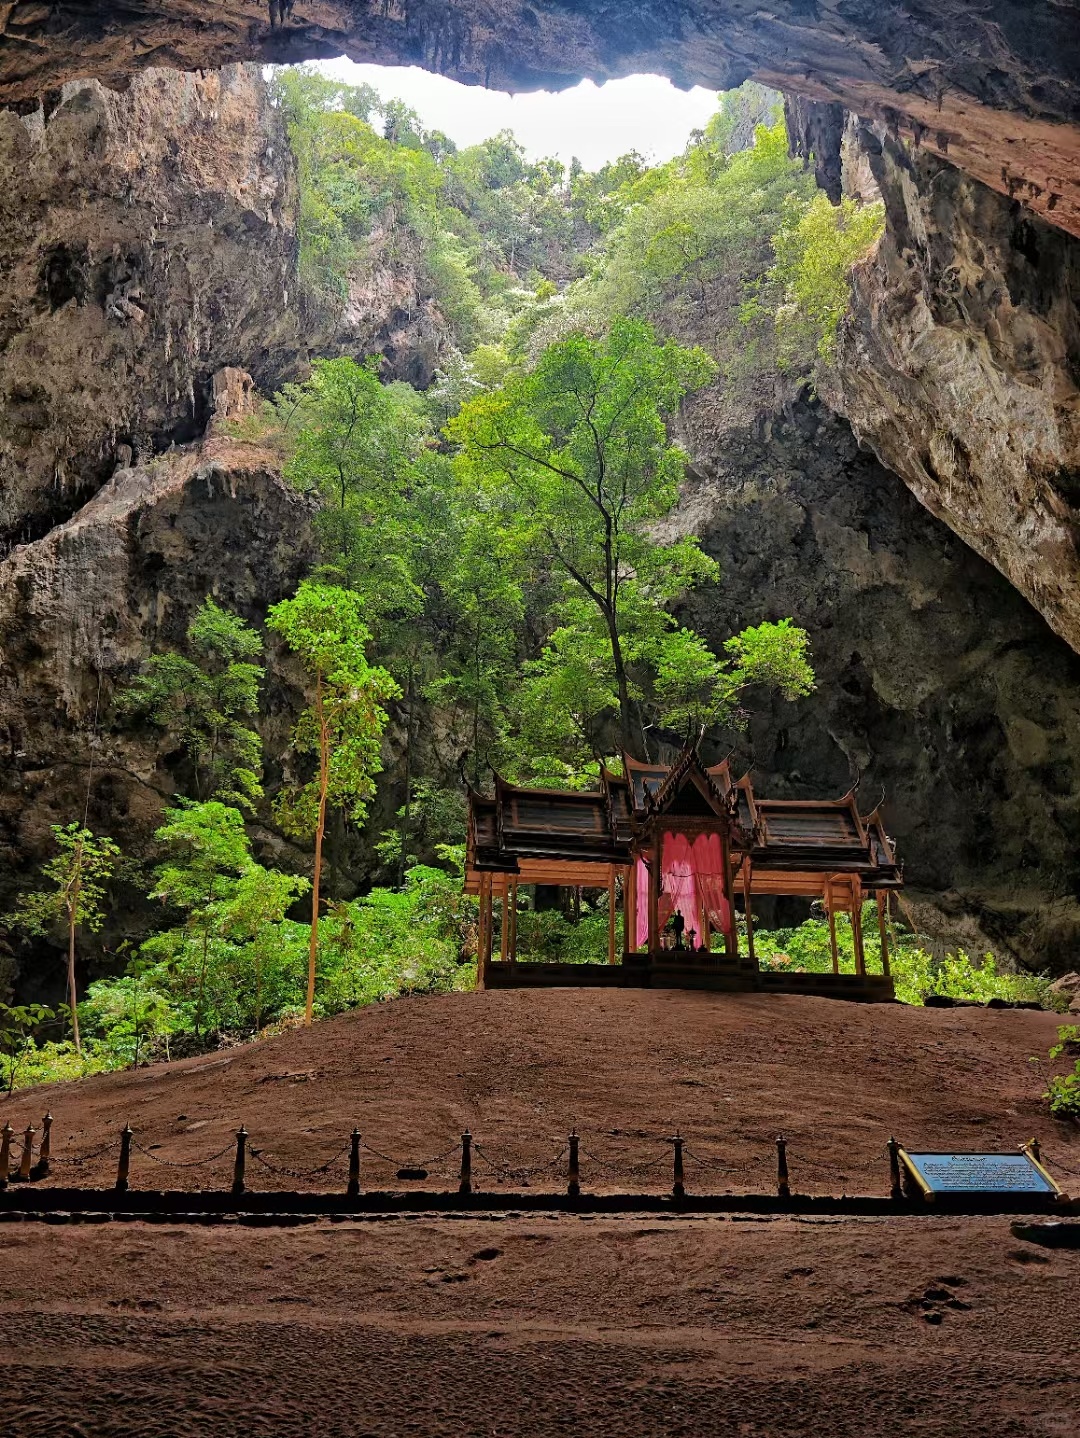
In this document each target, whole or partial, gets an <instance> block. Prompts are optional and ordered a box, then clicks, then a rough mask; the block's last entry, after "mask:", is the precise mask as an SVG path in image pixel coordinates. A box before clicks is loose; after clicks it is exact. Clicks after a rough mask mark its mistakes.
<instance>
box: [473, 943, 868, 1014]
mask: <svg viewBox="0 0 1080 1438" xmlns="http://www.w3.org/2000/svg"><path fill="white" fill-rule="evenodd" d="M484 982H485V987H486V988H489V989H573V988H587V989H697V990H702V991H704V992H707V993H730V994H747V993H767V994H803V995H805V996H808V997H810V998H819V999H847V1000H849V1001H852V1002H854V1003H863V1004H888V1003H893V1002H894V1001H895V997H896V995H895V991H894V988H893V981H892V977H891V975H889V974H829V973H825V974H818V973H789V972H785V971H784V970H782V969H759V968H757V967H756V965H754V964H753V963H751V962H749V961H747V960H746V959H745V958H741V959H740V960H739V961H737V962H735V963H732V962H731V961H730V960H728V959H727V958H726V957H725V956H724V955H723V954H713V955H711V956H710V958H709V959H708V960H703V959H694V958H691V957H689V956H688V957H687V959H686V960H685V961H683V962H680V961H679V959H678V957H677V955H675V954H671V953H668V954H665V955H664V956H663V957H658V956H655V955H649V954H643V953H641V954H624V955H623V959H622V962H621V963H615V964H567V963H557V962H550V961H547V962H542V961H533V960H523V961H519V962H517V963H514V964H508V963H500V962H498V961H496V960H493V961H492V962H491V963H489V964H488V966H487V970H486V973H485V980H484Z"/></svg>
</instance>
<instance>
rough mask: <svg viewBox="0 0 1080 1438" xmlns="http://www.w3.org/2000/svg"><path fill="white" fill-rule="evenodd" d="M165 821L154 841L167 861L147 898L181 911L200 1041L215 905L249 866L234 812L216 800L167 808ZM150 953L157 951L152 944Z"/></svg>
mask: <svg viewBox="0 0 1080 1438" xmlns="http://www.w3.org/2000/svg"><path fill="white" fill-rule="evenodd" d="M165 817H166V820H167V822H166V823H165V824H163V825H162V826H161V828H159V829H158V831H157V833H156V834H155V835H154V838H155V839H156V840H157V842H158V843H159V844H161V845H162V846H163V847H164V848H165V849H166V850H167V852H168V854H169V857H168V859H166V861H165V862H164V863H163V864H161V865H160V866H159V867H158V869H157V874H156V882H155V885H154V889H153V891H152V893H151V895H150V897H151V898H152V899H162V900H163V901H164V902H165V903H167V904H168V905H170V907H172V908H174V909H179V910H180V911H181V913H183V915H184V924H183V930H182V933H183V937H184V938H185V940H191V941H193V943H194V946H195V947H196V949H197V951H198V956H199V958H198V980H197V996H196V1000H195V1034H196V1036H197V1037H201V1035H202V1024H203V1008H204V1002H205V997H206V976H207V971H208V968H209V960H210V945H211V942H212V940H213V938H214V936H215V934H216V932H217V931H218V928H219V924H220V918H219V910H220V906H221V904H222V903H224V902H225V901H227V900H228V899H230V898H231V897H232V895H233V893H234V891H235V888H236V881H237V879H238V878H239V876H240V874H241V873H243V871H244V868H245V866H246V865H247V863H248V862H249V856H248V842H247V835H246V833H245V832H244V820H243V816H242V815H241V813H240V811H239V810H238V809H233V808H230V807H229V806H228V805H227V804H222V803H221V802H220V801H219V800H216V799H211V800H207V801H206V802H204V803H201V804H197V803H189V804H185V805H183V806H182V807H180V808H176V809H168V810H166V815H165ZM150 952H151V953H157V950H156V949H154V947H153V944H151V948H150Z"/></svg>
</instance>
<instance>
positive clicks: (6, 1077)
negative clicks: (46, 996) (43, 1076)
mask: <svg viewBox="0 0 1080 1438" xmlns="http://www.w3.org/2000/svg"><path fill="white" fill-rule="evenodd" d="M55 1018H56V1013H55V1011H54V1010H53V1009H49V1008H46V1007H45V1005H44V1004H0V1078H2V1080H3V1084H4V1087H5V1088H6V1089H7V1091H8V1093H9V1094H10V1093H11V1092H13V1090H14V1089H15V1088H16V1087H17V1085H18V1079H19V1071H20V1069H21V1068H23V1067H24V1065H26V1064H27V1061H28V1060H29V1061H31V1062H32V1060H33V1055H34V1052H35V1044H34V1036H35V1034H36V1033H37V1031H38V1030H39V1029H41V1028H42V1027H44V1026H45V1025H46V1024H49V1023H51V1022H52V1021H53V1020H54V1019H55ZM24 1082H25V1080H24Z"/></svg>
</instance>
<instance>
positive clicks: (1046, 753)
mask: <svg viewBox="0 0 1080 1438" xmlns="http://www.w3.org/2000/svg"><path fill="white" fill-rule="evenodd" d="M707 418H708V417H707V415H704V416H701V417H700V420H701V423H702V425H703V426H704V425H705V424H706V423H707ZM690 419H691V425H692V431H693V429H694V428H696V426H695V425H694V416H693V415H691V416H690ZM695 448H696V445H695ZM679 523H680V524H681V525H682V526H684V527H687V528H691V529H694V530H696V531H697V532H699V533H700V534H701V536H702V540H703V544H704V547H705V548H706V550H708V551H709V552H710V553H711V554H713V555H714V556H715V558H716V559H717V560H718V561H719V563H720V566H721V570H722V576H721V580H720V584H719V585H718V586H717V587H716V588H715V589H711V590H705V591H701V592H700V593H699V594H698V595H697V596H696V597H695V599H694V601H693V603H692V605H691V607H690V611H689V617H690V619H691V622H693V623H695V624H696V625H698V626H699V627H700V628H701V629H702V631H703V632H704V633H705V634H706V636H707V637H708V638H709V639H710V640H711V641H712V642H713V643H714V644H718V643H720V642H722V641H723V640H724V639H725V638H726V637H727V636H728V635H729V634H730V633H732V632H734V631H736V630H738V629H740V628H741V627H743V626H744V625H746V624H756V623H758V622H760V620H762V619H765V618H769V619H776V618H783V617H784V616H787V615H793V616H794V617H795V619H796V621H797V622H798V623H800V624H802V625H803V626H804V627H805V628H806V629H808V630H809V632H810V635H811V637H812V646H813V660H814V668H815V672H816V675H817V688H816V689H815V691H814V693H813V694H812V695H811V696H810V697H809V698H808V699H803V700H800V701H799V702H798V703H797V704H787V703H785V702H784V701H782V700H769V699H768V698H763V697H761V696H758V697H757V698H756V699H755V700H754V701H753V704H752V708H753V710H754V712H753V715H752V720H751V724H750V729H749V732H748V735H747V736H746V737H745V738H739V737H738V736H732V742H734V743H736V744H737V746H738V752H739V754H740V755H741V756H742V757H744V759H745V762H746V764H747V765H748V766H749V765H750V764H753V765H754V766H755V772H756V774H757V775H758V778H757V779H756V781H755V782H756V783H757V785H758V787H759V789H760V791H761V792H762V793H765V794H775V795H777V796H778V797H795V798H798V797H808V796H810V795H817V794H820V793H821V792H823V791H824V792H826V793H828V792H833V793H835V794H837V795H839V794H841V793H843V792H845V790H846V789H847V788H848V787H849V786H850V785H851V784H852V783H853V782H854V781H855V779H856V778H860V779H861V783H860V792H861V796H862V801H863V808H864V812H866V811H869V810H870V809H871V808H873V806H874V805H875V803H877V801H878V799H879V798H880V796H881V794H882V792H883V791H884V793H885V796H886V815H887V818H888V821H889V825H890V832H891V833H893V835H894V836H895V838H896V840H897V842H898V844H899V847H900V853H901V855H902V857H903V860H904V865H905V878H906V881H907V884H908V886H909V891H908V895H907V898H908V900H909V902H910V903H911V904H912V905H914V907H915V908H916V910H917V913H918V917H919V920H920V923H921V924H924V925H926V926H927V927H928V928H929V930H930V932H931V933H935V934H936V935H938V936H939V937H940V939H941V940H942V942H948V943H950V944H956V943H961V944H964V945H965V946H967V947H968V948H969V949H970V950H971V951H973V952H980V951H981V950H982V949H983V947H984V946H992V947H993V948H994V949H995V950H996V951H997V952H998V953H1006V954H1011V955H1013V956H1014V957H1015V958H1016V959H1018V960H1019V961H1020V962H1022V963H1024V964H1027V965H1030V966H1031V967H1033V968H1035V969H1037V970H1042V969H1046V968H1057V969H1058V970H1059V971H1060V970H1062V969H1064V968H1067V967H1075V960H1074V957H1073V956H1074V955H1075V952H1076V944H1077V941H1078V940H1080V904H1078V903H1077V901H1076V897H1075V896H1076V894H1077V892H1078V890H1080V862H1078V860H1077V852H1078V840H1080V659H1078V658H1077V656H1076V655H1074V654H1073V653H1072V652H1071V651H1070V650H1069V648H1068V647H1067V646H1066V645H1065V644H1064V643H1063V642H1062V641H1061V640H1060V639H1058V638H1057V637H1056V636H1055V635H1053V634H1052V633H1051V632H1050V631H1049V629H1048V628H1047V626H1046V625H1045V624H1044V622H1043V621H1042V619H1041V618H1040V617H1039V615H1038V614H1036V613H1035V612H1034V611H1033V610H1032V609H1031V607H1030V606H1029V605H1028V604H1027V603H1026V602H1025V601H1024V600H1023V599H1022V598H1021V597H1020V595H1018V594H1017V593H1016V591H1015V590H1014V589H1013V588H1012V587H1011V586H1010V584H1009V583H1008V582H1007V581H1006V580H1005V579H1004V578H1003V577H1002V576H1001V575H1000V574H998V573H997V572H996V570H994V569H993V568H992V567H991V566H990V565H989V564H987V563H985V562H984V561H983V560H981V559H980V558H979V557H978V556H977V555H976V554H974V553H972V551H971V550H970V549H968V548H967V546H966V545H964V544H963V543H961V542H960V541H959V540H958V539H957V538H956V537H955V535H953V534H952V533H951V532H950V530H949V529H947V528H946V526H945V525H944V524H941V523H940V522H938V521H937V520H936V519H935V518H934V517H933V516H932V515H931V514H929V513H928V512H927V511H926V510H925V509H924V508H923V507H922V506H921V505H920V504H919V503H918V502H917V501H916V500H915V499H914V498H913V497H912V495H911V494H909V493H908V491H907V490H906V489H905V487H904V486H903V484H901V483H900V481H899V480H898V479H897V477H896V476H895V475H894V474H891V473H889V472H888V471H887V470H885V469H883V468H882V466H881V465H880V464H878V463H877V462H876V460H875V459H874V458H873V457H872V456H871V455H869V454H867V453H865V452H863V451H860V450H859V448H858V446H857V444H856V441H855V439H854V437H853V435H852V433H851V430H850V428H849V427H848V426H847V425H846V424H845V423H844V421H843V420H842V419H839V418H838V417H836V416H834V415H831V414H829V412H828V411H827V410H826V409H824V408H823V407H820V406H812V405H808V404H805V403H802V404H799V405H796V406H795V408H794V410H793V412H792V413H791V415H790V416H789V417H788V418H782V417H779V416H776V417H773V418H772V419H770V420H767V421H765V422H763V424H762V425H761V426H760V427H759V428H758V429H757V430H756V431H745V430H744V431H741V432H737V431H733V432H729V433H728V434H727V435H726V436H725V437H724V438H723V440H722V442H720V443H717V441H716V438H715V437H712V436H710V438H709V440H708V443H707V445H706V447H705V452H704V454H701V456H700V457H699V458H698V460H697V461H696V464H695V477H694V479H693V480H692V482H691V483H690V484H689V485H688V487H687V491H686V495H685V498H684V501H683V505H682V506H681V509H680V511H679Z"/></svg>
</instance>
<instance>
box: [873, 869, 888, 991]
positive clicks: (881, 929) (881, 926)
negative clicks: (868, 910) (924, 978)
mask: <svg viewBox="0 0 1080 1438" xmlns="http://www.w3.org/2000/svg"><path fill="white" fill-rule="evenodd" d="M882 899H884V900H885V902H886V904H888V902H889V896H888V894H887V893H885V891H884V890H882V889H879V890H878V891H877V893H876V894H875V895H874V902H875V904H876V905H877V927H878V937H879V938H880V939H881V972H882V973H883V974H884V975H885V977H886V978H888V976H889V935H888V932H887V930H886V927H885V915H884V914H883V913H882V911H881V901H882Z"/></svg>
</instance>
